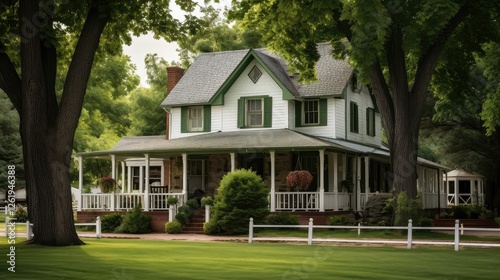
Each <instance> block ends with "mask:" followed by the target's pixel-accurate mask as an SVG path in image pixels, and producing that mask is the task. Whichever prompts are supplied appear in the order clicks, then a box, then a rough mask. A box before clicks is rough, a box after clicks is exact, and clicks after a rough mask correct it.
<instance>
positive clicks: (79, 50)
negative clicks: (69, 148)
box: [56, 6, 108, 143]
mask: <svg viewBox="0 0 500 280" xmlns="http://www.w3.org/2000/svg"><path fill="white" fill-rule="evenodd" d="M107 22H108V17H104V16H103V15H102V14H99V10H98V8H97V6H92V7H91V8H90V10H89V12H88V14H87V18H86V20H85V24H84V26H83V29H82V32H81V34H80V38H79V39H78V43H77V45H76V48H75V52H74V54H73V57H72V60H71V64H70V66H69V70H68V74H67V76H66V81H65V83H64V89H63V94H62V97H61V103H60V106H59V114H58V116H57V120H56V126H57V129H58V130H59V131H61V132H63V133H61V135H62V134H64V135H63V136H61V137H70V138H71V139H69V141H71V140H72V139H73V137H74V132H75V130H76V127H77V125H78V120H79V118H80V114H81V111H82V106H83V100H84V97H85V93H86V89H87V82H88V80H89V77H90V71H91V69H92V63H93V61H94V56H95V53H96V51H97V48H98V46H99V41H100V38H101V34H102V32H103V30H104V27H105V26H106V24H107ZM66 140H68V139H66ZM67 143H68V142H67Z"/></svg>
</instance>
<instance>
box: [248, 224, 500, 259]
mask: <svg viewBox="0 0 500 280" xmlns="http://www.w3.org/2000/svg"><path fill="white" fill-rule="evenodd" d="M459 224H460V223H459V220H455V227H414V226H413V224H412V220H411V219H410V220H408V226H390V227H389V226H362V225H361V224H358V225H357V226H323V225H314V224H313V219H312V218H310V219H309V224H308V225H254V223H253V218H250V222H249V226H248V243H253V241H289V242H303V241H304V242H307V244H308V245H312V243H313V242H337V243H366V244H369V243H371V244H403V245H404V244H406V245H407V248H408V249H411V248H412V245H414V244H415V245H417V244H418V245H453V246H454V248H455V251H458V250H459V248H460V246H476V247H500V243H476V242H460V235H461V234H462V235H463V233H464V231H493V232H499V233H500V228H464V227H463V226H462V227H460V226H459ZM254 228H307V229H308V235H307V238H280V237H253V230H254ZM315 228H326V229H357V230H358V236H359V235H360V234H361V230H373V229H386V230H406V231H407V232H408V234H407V240H366V239H336V238H335V239H330V238H313V231H314V229H315ZM413 230H440V231H441V230H443V231H454V234H453V236H454V241H430V240H413Z"/></svg>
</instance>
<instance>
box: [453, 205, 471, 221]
mask: <svg viewBox="0 0 500 280" xmlns="http://www.w3.org/2000/svg"><path fill="white" fill-rule="evenodd" d="M451 209H452V213H453V218H454V219H468V218H470V209H469V207H467V206H466V205H456V206H452V207H451Z"/></svg>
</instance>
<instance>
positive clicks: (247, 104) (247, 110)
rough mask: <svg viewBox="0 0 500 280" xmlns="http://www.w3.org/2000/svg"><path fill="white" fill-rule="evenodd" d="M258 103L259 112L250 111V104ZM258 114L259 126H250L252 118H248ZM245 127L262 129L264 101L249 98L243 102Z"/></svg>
mask: <svg viewBox="0 0 500 280" xmlns="http://www.w3.org/2000/svg"><path fill="white" fill-rule="evenodd" d="M255 101H259V102H260V110H250V106H251V103H253V102H255ZM258 114H260V124H252V123H251V120H252V118H251V117H250V116H254V115H258ZM245 125H246V126H247V127H264V99H263V98H251V99H246V100H245Z"/></svg>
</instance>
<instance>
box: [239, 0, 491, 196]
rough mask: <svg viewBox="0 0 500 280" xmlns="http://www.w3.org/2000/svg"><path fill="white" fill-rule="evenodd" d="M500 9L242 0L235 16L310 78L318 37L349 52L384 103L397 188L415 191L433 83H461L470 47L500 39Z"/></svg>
mask: <svg viewBox="0 0 500 280" xmlns="http://www.w3.org/2000/svg"><path fill="white" fill-rule="evenodd" d="M499 12H500V3H499V2H498V1H486V0H485V1H471V0H424V1H380V0H378V1H373V0H356V1H348V0H338V1H330V0H315V1H299V0H288V1H284V0H281V1H280V0H278V1H267V0H241V1H233V8H232V11H231V12H230V16H231V17H232V18H237V19H242V20H243V21H244V22H245V24H246V25H247V26H251V27H252V28H256V29H257V31H261V32H262V33H261V34H263V36H264V37H263V39H264V42H265V43H266V44H267V45H268V46H269V47H270V48H271V49H273V50H275V51H276V52H278V53H279V54H281V55H282V56H283V57H284V58H285V59H287V61H288V62H289V64H290V66H291V67H292V71H297V72H299V73H301V78H302V79H303V80H305V81H307V80H314V79H315V70H314V65H315V63H316V61H317V60H318V53H317V50H316V44H317V43H318V42H330V43H331V44H332V45H333V46H334V51H333V55H334V56H335V57H337V58H346V59H348V60H349V62H350V63H351V65H352V66H354V67H355V68H356V69H357V71H359V74H360V77H361V79H362V80H363V81H364V82H365V83H367V84H369V85H370V88H371V90H372V94H373V95H374V96H375V99H376V102H377V107H378V108H379V110H380V113H381V118H382V125H383V128H384V130H385V132H386V134H387V138H388V145H389V148H390V150H391V168H392V177H393V180H394V181H393V185H394V188H395V190H396V192H400V191H405V192H407V194H408V196H409V197H410V198H415V197H416V194H417V189H416V179H417V174H416V162H417V161H416V160H417V150H418V131H419V124H420V120H421V118H422V116H423V114H424V110H425V104H426V99H427V96H428V93H429V91H430V90H431V87H430V86H431V83H435V84H439V82H440V81H441V80H439V79H438V78H439V77H444V76H446V75H448V77H449V78H450V79H452V81H455V82H459V77H460V75H463V72H468V67H469V66H470V65H471V64H473V63H474V60H473V56H472V53H473V52H475V53H478V54H481V47H482V46H483V44H486V43H489V42H498V40H499V38H500V28H499V23H498V16H499ZM453 66H454V67H455V68H450V67H453ZM440 71H441V72H440ZM434 74H436V75H434Z"/></svg>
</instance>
